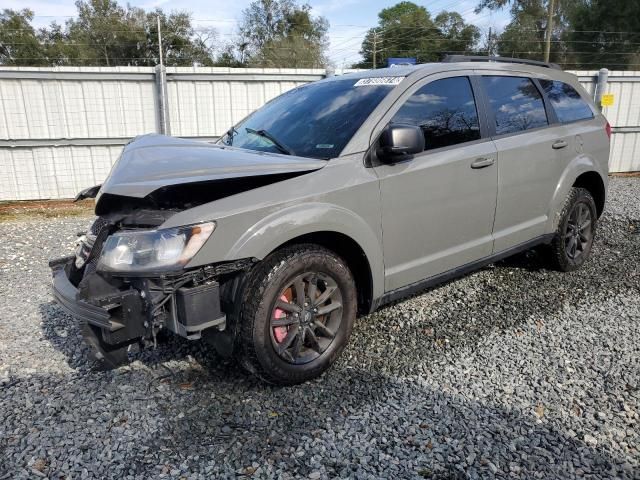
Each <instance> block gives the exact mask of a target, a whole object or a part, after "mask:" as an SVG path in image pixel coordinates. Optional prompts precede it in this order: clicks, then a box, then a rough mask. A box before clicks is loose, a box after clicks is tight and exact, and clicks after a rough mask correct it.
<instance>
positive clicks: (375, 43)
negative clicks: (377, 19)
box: [373, 30, 378, 68]
mask: <svg viewBox="0 0 640 480" xmlns="http://www.w3.org/2000/svg"><path fill="white" fill-rule="evenodd" d="M377 50H378V32H377V31H376V30H374V31H373V68H376V54H377V53H378V52H377Z"/></svg>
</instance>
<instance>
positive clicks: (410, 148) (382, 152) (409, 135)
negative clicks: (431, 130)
mask: <svg viewBox="0 0 640 480" xmlns="http://www.w3.org/2000/svg"><path fill="white" fill-rule="evenodd" d="M422 151H424V134H423V133H422V129H421V128H420V127H417V126H415V125H403V124H389V125H387V127H386V128H385V129H384V130H383V131H382V134H381V135H380V140H379V150H378V153H379V156H380V158H381V159H382V160H383V161H386V162H389V163H393V162H398V161H400V160H403V158H402V157H405V156H408V155H414V154H416V153H420V152H422Z"/></svg>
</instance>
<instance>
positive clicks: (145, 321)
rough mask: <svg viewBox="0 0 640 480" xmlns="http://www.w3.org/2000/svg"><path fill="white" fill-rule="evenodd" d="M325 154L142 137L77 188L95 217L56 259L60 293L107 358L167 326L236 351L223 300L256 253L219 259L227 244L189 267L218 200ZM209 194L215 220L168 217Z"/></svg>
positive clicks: (316, 165) (314, 166)
mask: <svg viewBox="0 0 640 480" xmlns="http://www.w3.org/2000/svg"><path fill="white" fill-rule="evenodd" d="M325 164H326V162H325V161H323V160H314V159H308V158H301V157H295V156H285V155H273V154H265V153H264V152H256V151H250V150H244V149H237V148H232V147H227V146H220V145H211V144H207V143H204V142H196V141H192V140H184V139H177V138H172V137H167V136H163V135H144V136H141V137H138V138H136V139H135V140H133V141H132V142H130V143H129V144H127V146H126V147H125V148H124V150H123V151H122V154H121V155H120V158H119V159H118V161H117V162H116V164H115V165H114V167H113V169H112V170H111V172H110V174H109V176H108V178H107V179H106V180H105V182H104V183H103V184H102V185H101V186H95V187H91V188H88V189H86V190H83V191H82V192H80V193H79V194H78V197H77V199H85V198H94V197H95V198H96V208H95V213H96V215H98V219H97V220H96V221H95V222H94V224H93V225H92V227H91V229H90V230H89V231H88V232H87V233H85V234H84V235H82V236H81V237H80V238H79V241H78V246H77V250H76V254H75V255H73V256H70V257H65V258H61V259H57V260H53V261H51V262H50V264H49V265H50V267H51V269H52V271H53V290H54V296H55V299H56V300H57V301H58V303H60V305H61V306H62V307H64V308H65V309H66V310H67V311H68V312H69V313H70V314H71V315H73V316H75V317H76V318H78V319H79V320H80V322H81V324H82V330H83V334H84V336H85V339H86V340H87V342H88V343H89V344H91V345H92V346H93V347H94V349H95V350H96V357H97V358H98V359H99V360H101V361H103V362H105V363H106V364H107V366H115V365H116V364H117V363H119V362H120V361H122V360H126V351H127V348H128V346H130V345H132V344H134V343H140V344H142V345H143V346H148V345H155V344H156V342H157V337H158V334H159V333H160V332H161V331H162V330H169V331H172V332H173V333H175V334H176V335H179V336H182V337H185V338H188V339H199V338H201V337H202V336H204V334H205V333H206V334H207V335H206V337H207V338H208V339H209V340H211V343H213V345H214V347H215V348H216V349H217V350H218V351H219V352H220V353H223V354H229V353H231V349H232V346H233V339H234V334H233V331H229V330H233V329H228V328H227V327H228V322H227V316H226V315H225V312H228V311H232V310H233V309H234V302H233V300H230V301H229V302H228V303H227V305H226V306H225V303H226V302H227V300H226V298H231V299H233V298H235V297H234V295H235V291H236V289H237V286H238V284H239V281H240V280H241V278H242V275H240V274H241V273H242V272H243V271H245V270H247V269H248V268H249V267H250V266H251V265H252V263H253V262H254V259H237V260H233V261H227V262H220V261H219V260H220V259H222V258H226V257H225V252H220V255H217V256H216V258H211V259H210V262H211V263H210V264H205V265H202V263H201V262H200V263H199V264H198V266H196V267H193V268H191V267H189V261H190V260H191V259H192V258H193V257H194V255H195V254H196V253H197V252H198V251H199V249H200V248H201V247H202V245H203V244H204V242H206V241H207V239H208V238H209V236H210V235H212V233H213V231H214V230H215V228H216V222H215V221H214V220H213V219H215V218H216V215H215V214H216V211H215V207H214V206H213V205H214V203H215V202H216V201H217V200H219V199H222V198H225V197H229V196H233V195H241V194H243V193H244V192H247V191H249V190H254V189H258V188H261V187H264V186H267V185H269V184H273V183H277V182H283V181H286V180H287V179H290V178H293V177H297V176H300V175H304V174H306V173H309V172H312V171H315V170H318V169H320V168H323V167H324V166H325ZM204 204H211V205H212V207H211V209H212V210H211V212H210V215H207V217H209V218H211V219H212V220H210V221H204V222H200V223H197V224H194V225H185V226H180V227H175V228H163V227H162V225H163V224H165V223H166V222H167V220H169V218H171V217H172V216H173V215H175V214H177V213H179V212H183V211H185V210H189V209H191V208H194V207H198V206H202V205H204ZM214 235H215V234H214ZM228 290H229V291H231V293H230V294H227V293H226V292H227V291H228ZM210 332H218V334H216V335H209V333H210ZM211 337H213V338H211Z"/></svg>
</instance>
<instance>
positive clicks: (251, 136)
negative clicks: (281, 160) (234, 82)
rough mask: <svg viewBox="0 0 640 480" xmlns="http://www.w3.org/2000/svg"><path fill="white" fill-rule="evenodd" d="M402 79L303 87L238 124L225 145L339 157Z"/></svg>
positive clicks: (275, 99) (223, 139)
mask: <svg viewBox="0 0 640 480" xmlns="http://www.w3.org/2000/svg"><path fill="white" fill-rule="evenodd" d="M399 80H400V79H395V78H394V79H393V80H391V81H388V82H387V83H386V84H385V83H382V84H371V83H369V82H363V81H358V79H354V78H350V79H344V80H342V79H341V80H332V81H328V82H315V83H310V84H307V85H304V86H302V87H298V88H296V89H293V90H290V91H288V92H286V93H284V94H282V95H280V96H279V97H276V98H274V99H273V100H271V101H270V102H269V103H267V104H266V105H264V106H263V107H262V108H260V109H259V110H257V111H256V112H254V113H253V114H252V115H250V116H249V117H247V118H246V119H245V120H244V121H243V122H242V123H240V124H239V125H236V127H235V129H231V130H230V131H229V132H228V133H227V134H226V135H225V136H224V137H223V138H222V143H224V144H226V145H233V146H234V147H240V148H248V149H250V150H259V151H264V152H274V153H285V154H286V153H288V154H293V155H299V156H301V157H311V158H321V159H329V158H333V157H337V156H338V155H339V154H340V152H341V151H342V149H343V148H344V147H345V146H346V145H347V143H348V142H349V140H350V139H351V137H352V136H353V135H354V134H355V132H356V130H357V129H358V128H359V127H360V125H362V123H363V122H364V121H365V119H366V118H367V117H368V116H369V115H370V114H371V112H372V111H373V109H374V108H375V107H376V106H377V105H378V104H379V103H380V101H381V100H382V99H383V98H384V97H385V96H386V95H387V94H388V93H389V92H390V91H391V89H392V88H393V87H394V86H395V84H397V83H398V81H399ZM356 84H358V86H356Z"/></svg>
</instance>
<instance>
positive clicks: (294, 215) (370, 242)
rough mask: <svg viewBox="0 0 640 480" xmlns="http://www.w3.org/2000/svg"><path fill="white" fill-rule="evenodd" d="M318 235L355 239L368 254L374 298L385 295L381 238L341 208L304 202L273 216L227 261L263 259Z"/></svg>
mask: <svg viewBox="0 0 640 480" xmlns="http://www.w3.org/2000/svg"><path fill="white" fill-rule="evenodd" d="M315 232H337V233H341V234H343V235H346V236H348V237H350V238H351V239H353V240H354V241H355V242H356V243H357V244H358V245H360V248H362V250H363V251H364V253H365V255H366V257H367V260H368V261H369V266H370V267H371V277H372V280H373V292H372V293H373V298H377V297H379V296H381V295H382V294H383V293H384V264H383V261H382V258H383V256H382V245H381V243H380V239H379V238H378V236H377V235H376V234H375V233H374V231H373V230H372V229H371V227H370V226H369V224H368V223H367V222H365V221H364V220H363V219H362V218H360V217H359V216H357V215H356V214H354V213H353V212H351V211H350V210H347V209H345V208H342V207H339V206H337V205H332V204H328V203H317V202H314V203H304V204H300V205H294V206H289V207H287V208H284V209H281V210H278V211H276V212H273V213H270V214H269V215H268V216H266V217H265V218H263V219H261V220H260V221H259V222H257V223H256V224H255V225H253V226H252V227H251V228H249V229H247V231H246V232H245V233H244V234H243V235H242V236H241V237H240V238H239V239H238V240H237V241H236V243H235V244H234V245H233V246H232V247H231V249H230V250H229V251H228V252H227V254H226V259H227V260H234V259H238V258H249V257H252V258H258V259H263V258H264V257H266V256H267V255H268V254H269V253H271V252H272V251H274V250H275V249H276V248H278V247H279V246H280V245H282V244H284V243H286V242H288V241H290V240H293V239H294V238H297V237H300V236H301V235H305V234H309V233H315Z"/></svg>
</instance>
